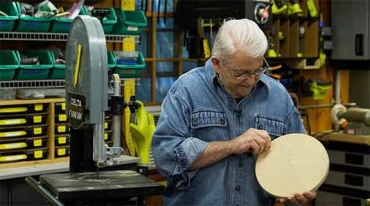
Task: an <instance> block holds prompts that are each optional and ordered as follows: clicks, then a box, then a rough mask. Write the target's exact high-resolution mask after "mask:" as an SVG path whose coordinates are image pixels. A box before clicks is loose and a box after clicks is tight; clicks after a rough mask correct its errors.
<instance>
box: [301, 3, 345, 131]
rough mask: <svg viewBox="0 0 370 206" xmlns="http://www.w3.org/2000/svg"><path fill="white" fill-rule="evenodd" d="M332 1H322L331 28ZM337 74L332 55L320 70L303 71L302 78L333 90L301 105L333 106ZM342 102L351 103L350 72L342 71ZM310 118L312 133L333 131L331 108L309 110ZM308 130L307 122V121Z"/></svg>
mask: <svg viewBox="0 0 370 206" xmlns="http://www.w3.org/2000/svg"><path fill="white" fill-rule="evenodd" d="M330 4H331V0H321V10H322V15H323V23H324V26H330V14H331V13H330V12H335V11H331V10H330ZM335 72H336V68H335V67H333V66H331V65H330V55H327V58H326V63H325V65H324V66H323V67H322V68H321V69H319V70H303V71H301V76H303V77H304V79H306V80H307V79H315V78H320V79H322V80H324V81H328V82H331V83H332V88H331V89H330V90H329V92H328V94H327V95H326V96H325V98H324V99H321V100H314V99H313V98H311V97H305V98H302V100H301V105H303V106H304V105H323V104H332V103H333V101H334V98H335V92H334V91H335V86H334V84H335V75H336V74H335ZM340 76H341V77H340V78H341V80H340V81H341V84H340V85H341V88H340V90H341V100H342V102H343V103H348V102H349V94H348V92H349V88H348V83H349V71H348V70H341V75H340ZM307 113H308V118H309V120H310V127H311V133H315V132H318V131H325V130H331V129H332V121H331V107H327V108H314V109H308V110H307ZM305 125H306V128H307V121H305Z"/></svg>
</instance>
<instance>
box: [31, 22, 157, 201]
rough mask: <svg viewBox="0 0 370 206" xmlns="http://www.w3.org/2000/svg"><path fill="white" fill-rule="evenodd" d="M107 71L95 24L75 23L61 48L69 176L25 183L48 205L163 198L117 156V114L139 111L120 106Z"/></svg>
mask: <svg viewBox="0 0 370 206" xmlns="http://www.w3.org/2000/svg"><path fill="white" fill-rule="evenodd" d="M108 71H109V70H108V60H107V50H106V42H105V35H104V31H103V28H102V25H101V23H100V21H99V20H98V19H97V18H95V17H90V16H78V17H76V18H75V19H74V21H73V23H72V26H71V29H70V32H69V36H68V41H67V45H66V112H67V115H68V119H69V122H70V125H71V133H70V163H69V172H68V173H59V174H46V175H41V176H40V180H39V182H37V181H36V180H35V179H33V178H32V177H27V178H26V181H27V182H28V183H29V184H30V185H31V186H32V187H33V188H34V189H35V190H36V191H37V192H38V193H39V194H40V195H42V196H43V197H44V198H45V199H46V200H47V201H48V202H49V203H51V204H52V205H64V204H66V205H69V204H70V205H80V204H81V205H91V204H94V205H96V204H98V205H128V204H129V205H131V204H132V201H130V199H131V200H132V199H133V197H134V199H135V198H136V200H135V203H134V204H135V205H143V204H145V199H143V197H145V196H150V195H161V194H163V192H164V186H163V185H161V184H159V183H157V182H154V181H153V180H151V179H149V178H147V177H146V176H145V175H143V174H141V173H139V172H137V167H136V166H137V163H138V162H139V161H140V159H139V158H137V157H131V156H125V155H122V154H123V153H122V150H123V149H122V147H121V146H120V138H121V116H122V114H123V109H124V108H126V107H130V110H131V109H135V108H137V107H139V106H140V105H139V104H137V103H136V102H135V101H132V102H128V103H125V102H124V101H123V98H122V96H121V80H120V78H119V76H118V75H116V74H109V72H108ZM107 113H109V114H110V115H112V116H113V139H114V143H113V146H112V147H109V146H107V145H105V143H104V119H105V116H106V114H107ZM147 145H148V144H147ZM149 145H150V144H149ZM148 152H149V151H148ZM137 200H141V201H137Z"/></svg>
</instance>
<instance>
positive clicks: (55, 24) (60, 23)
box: [50, 7, 87, 33]
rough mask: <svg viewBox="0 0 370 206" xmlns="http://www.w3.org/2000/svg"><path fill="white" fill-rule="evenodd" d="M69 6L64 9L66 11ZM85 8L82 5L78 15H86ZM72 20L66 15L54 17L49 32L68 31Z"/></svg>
mask: <svg viewBox="0 0 370 206" xmlns="http://www.w3.org/2000/svg"><path fill="white" fill-rule="evenodd" d="M68 10H69V8H66V11H68ZM86 14H87V12H86V9H85V7H82V9H81V11H80V13H79V15H86ZM72 22H73V19H70V18H66V17H60V18H57V17H55V18H54V20H53V21H52V24H51V29H50V32H51V33H69V28H70V27H71V25H72Z"/></svg>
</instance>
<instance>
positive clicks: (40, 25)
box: [15, 2, 53, 32]
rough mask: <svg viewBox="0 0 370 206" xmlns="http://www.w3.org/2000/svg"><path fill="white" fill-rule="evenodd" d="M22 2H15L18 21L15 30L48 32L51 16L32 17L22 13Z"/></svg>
mask: <svg viewBox="0 0 370 206" xmlns="http://www.w3.org/2000/svg"><path fill="white" fill-rule="evenodd" d="M21 4H22V3H20V2H17V8H18V12H19V22H18V26H17V27H16V28H15V31H18V32H48V31H49V29H50V25H51V22H52V21H53V18H45V17H34V16H29V15H24V14H22V5H21Z"/></svg>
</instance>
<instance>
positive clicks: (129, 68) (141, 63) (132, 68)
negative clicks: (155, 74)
mask: <svg viewBox="0 0 370 206" xmlns="http://www.w3.org/2000/svg"><path fill="white" fill-rule="evenodd" d="M144 67H145V60H144V56H143V54H142V53H141V52H139V56H138V59H137V64H135V65H123V64H116V67H115V68H114V71H113V73H114V74H118V75H119V76H120V78H133V77H138V76H139V75H140V73H141V71H142V69H143V68H144Z"/></svg>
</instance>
